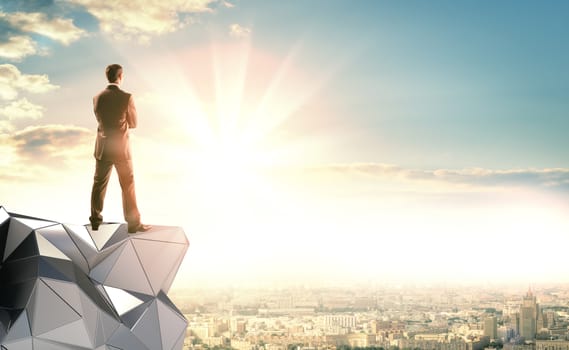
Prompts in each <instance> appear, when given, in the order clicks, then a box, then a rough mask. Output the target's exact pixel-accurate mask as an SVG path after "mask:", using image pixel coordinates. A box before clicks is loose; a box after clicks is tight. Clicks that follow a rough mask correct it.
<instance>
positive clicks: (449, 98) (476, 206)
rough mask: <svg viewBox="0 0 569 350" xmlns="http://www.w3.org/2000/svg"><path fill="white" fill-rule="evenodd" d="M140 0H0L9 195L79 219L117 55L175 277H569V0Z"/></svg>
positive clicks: (15, 207)
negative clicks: (179, 258) (175, 254)
mask: <svg viewBox="0 0 569 350" xmlns="http://www.w3.org/2000/svg"><path fill="white" fill-rule="evenodd" d="M138 5H140V6H134V5H131V2H130V1H126V0H124V1H123V0H116V1H113V2H112V3H102V2H99V1H95V0H55V1H50V0H45V1H41V0H38V1H3V2H2V3H0V195H1V196H0V205H2V206H5V207H6V208H7V209H8V210H9V211H13V212H18V213H23V214H28V215H33V216H38V217H43V218H46V219H53V220H57V221H63V222H70V223H76V224H83V223H87V221H88V216H89V196H90V186H91V184H92V176H93V171H94V160H93V157H92V151H93V145H94V139H95V129H96V120H95V117H94V115H93V112H92V97H93V96H94V95H95V94H96V93H97V92H98V91H100V90H101V89H103V88H104V87H105V85H106V81H105V77H104V68H105V67H106V65H108V64H110V63H120V64H122V65H123V67H124V69H125V82H124V84H123V88H124V89H125V90H127V91H129V92H132V93H133V94H134V98H135V102H136V105H137V110H138V113H139V127H138V129H136V130H135V131H134V132H133V133H132V137H131V141H132V143H133V153H134V166H135V178H136V181H137V190H138V199H139V206H140V209H141V213H142V215H143V220H144V221H145V222H148V223H151V224H157V225H158V224H159V225H179V226H182V227H183V228H184V230H185V231H186V233H187V235H188V238H189V240H190V249H189V251H188V255H187V258H186V260H185V262H184V264H183V267H182V271H181V272H180V274H179V275H178V276H179V277H178V280H177V281H176V285H178V286H186V285H193V284H204V285H212V286H227V285H249V284H253V285H265V284H268V285H270V284H282V283H283V281H285V282H286V283H289V282H290V283H291V284H296V283H332V282H334V283H335V282H340V283H345V282H350V281H354V282H358V283H359V282H374V283H375V282H381V281H384V280H402V281H435V282H440V281H447V280H457V281H480V282H492V281H507V280H512V281H516V282H517V283H520V284H525V283H540V282H545V281H560V282H567V281H568V279H567V277H566V276H567V268H566V267H565V265H566V263H565V260H564V257H565V255H566V247H567V245H568V244H569V201H568V199H569V152H568V150H569V138H568V137H567V135H566V134H567V130H569V69H568V68H567V62H569V26H567V24H566V23H565V22H566V17H567V13H569V3H567V2H562V1H547V2H536V1H502V2H495V1H478V2H475V3H466V2H455V1H432V2H423V1H357V2H347V1H346V2H344V1H323V0H314V1H308V2H300V1H285V2H281V1H236V0H234V1H232V0H229V1H214V0H194V1H178V0H168V1H145V2H144V4H142V5H141V4H138ZM121 213H122V209H121V201H120V189H119V187H118V182H117V180H116V179H115V178H114V176H113V179H112V180H111V184H110V188H109V190H108V193H107V200H106V203H105V210H104V212H103V214H104V217H105V220H108V221H122V220H123V218H122V215H121Z"/></svg>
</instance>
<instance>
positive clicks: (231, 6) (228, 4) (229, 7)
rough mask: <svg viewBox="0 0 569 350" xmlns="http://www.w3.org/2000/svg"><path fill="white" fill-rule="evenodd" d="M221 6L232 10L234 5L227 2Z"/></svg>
mask: <svg viewBox="0 0 569 350" xmlns="http://www.w3.org/2000/svg"><path fill="white" fill-rule="evenodd" d="M223 6H225V7H227V8H228V9H232V8H234V7H235V5H234V4H232V3H230V2H229V1H224V2H223Z"/></svg>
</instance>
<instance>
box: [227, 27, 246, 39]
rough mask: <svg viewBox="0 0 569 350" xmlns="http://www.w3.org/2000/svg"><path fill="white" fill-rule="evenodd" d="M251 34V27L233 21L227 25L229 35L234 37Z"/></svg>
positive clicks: (244, 36)
mask: <svg viewBox="0 0 569 350" xmlns="http://www.w3.org/2000/svg"><path fill="white" fill-rule="evenodd" d="M250 34H251V28H247V27H243V26H242V25H240V24H237V23H234V24H232V25H230V26H229V35H231V36H232V37H235V38H246V37H248V36H249V35H250Z"/></svg>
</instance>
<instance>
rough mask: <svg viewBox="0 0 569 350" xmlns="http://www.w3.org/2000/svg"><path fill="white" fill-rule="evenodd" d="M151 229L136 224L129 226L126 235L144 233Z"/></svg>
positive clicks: (149, 226)
mask: <svg viewBox="0 0 569 350" xmlns="http://www.w3.org/2000/svg"><path fill="white" fill-rule="evenodd" d="M151 228H152V226H151V225H144V224H138V225H136V226H129V227H128V233H136V232H146V231H148V230H150V229H151Z"/></svg>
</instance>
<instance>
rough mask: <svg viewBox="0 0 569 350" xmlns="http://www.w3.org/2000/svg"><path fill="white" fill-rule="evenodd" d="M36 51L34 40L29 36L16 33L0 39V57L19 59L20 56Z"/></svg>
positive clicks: (32, 53)
mask: <svg viewBox="0 0 569 350" xmlns="http://www.w3.org/2000/svg"><path fill="white" fill-rule="evenodd" d="M37 52H38V49H37V45H36V42H35V41H33V40H32V39H31V38H30V37H29V36H25V35H17V36H12V37H9V38H7V39H5V40H0V57H3V58H6V59H8V60H12V61H19V60H21V59H22V58H24V57H26V56H29V55H34V54H36V53H37Z"/></svg>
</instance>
